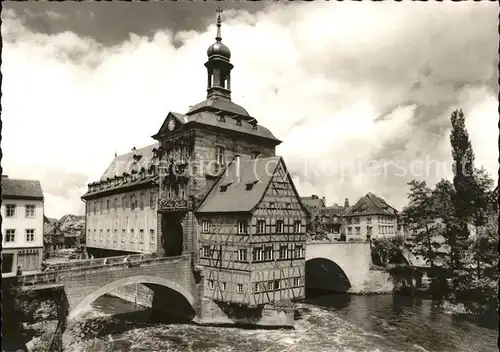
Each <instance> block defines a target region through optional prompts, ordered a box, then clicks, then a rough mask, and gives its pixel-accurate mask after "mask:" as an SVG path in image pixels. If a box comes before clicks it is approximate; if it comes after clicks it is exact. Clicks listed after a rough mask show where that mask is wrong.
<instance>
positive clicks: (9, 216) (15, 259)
mask: <svg viewBox="0 0 500 352" xmlns="http://www.w3.org/2000/svg"><path fill="white" fill-rule="evenodd" d="M43 203H44V197H43V191H42V186H41V185H40V181H37V180H22V179H12V178H8V176H5V175H2V218H3V222H2V247H3V249H2V273H13V272H15V271H16V269H17V267H18V266H20V267H21V270H23V271H33V270H38V269H39V268H40V265H41V263H42V258H43V230H44V229H43V219H44V215H43V212H44V208H43Z"/></svg>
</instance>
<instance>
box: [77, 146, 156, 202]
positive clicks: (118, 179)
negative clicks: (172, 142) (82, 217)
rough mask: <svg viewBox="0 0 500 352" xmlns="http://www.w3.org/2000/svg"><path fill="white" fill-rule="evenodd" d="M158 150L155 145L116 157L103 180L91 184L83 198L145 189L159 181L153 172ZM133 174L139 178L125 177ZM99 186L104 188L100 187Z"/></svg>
mask: <svg viewBox="0 0 500 352" xmlns="http://www.w3.org/2000/svg"><path fill="white" fill-rule="evenodd" d="M157 148H158V143H155V144H151V145H148V146H147V147H144V148H140V149H137V150H135V151H131V152H129V153H126V154H122V155H118V156H116V157H115V158H114V160H113V161H112V162H111V164H110V165H109V166H108V168H107V169H106V171H105V172H104V174H103V175H102V176H101V179H100V180H99V181H97V182H93V183H91V184H90V185H89V189H88V191H87V192H86V193H85V194H84V195H83V196H82V197H81V198H82V199H91V198H96V197H100V196H102V195H104V194H111V193H116V192H117V191H118V190H119V189H123V188H129V187H143V186H145V185H148V184H151V183H152V182H155V181H156V180H157V179H158V176H157V173H156V171H154V170H151V166H153V165H155V166H156V165H158V162H159V160H158V158H156V157H155V153H154V150H155V149H157ZM142 168H144V171H145V172H144V174H142V175H141V174H140V171H141V169H142ZM150 171H154V172H150ZM133 173H136V176H137V177H134V178H125V177H123V176H124V174H126V175H129V176H130V175H132V174H133ZM108 180H109V182H108ZM96 185H97V186H96ZM99 185H101V186H103V187H100V186H99Z"/></svg>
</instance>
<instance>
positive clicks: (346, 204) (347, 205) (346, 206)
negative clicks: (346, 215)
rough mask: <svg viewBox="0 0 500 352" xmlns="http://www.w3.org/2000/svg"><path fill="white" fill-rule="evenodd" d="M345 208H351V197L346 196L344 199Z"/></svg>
mask: <svg viewBox="0 0 500 352" xmlns="http://www.w3.org/2000/svg"><path fill="white" fill-rule="evenodd" d="M344 208H349V198H346V199H345V201H344Z"/></svg>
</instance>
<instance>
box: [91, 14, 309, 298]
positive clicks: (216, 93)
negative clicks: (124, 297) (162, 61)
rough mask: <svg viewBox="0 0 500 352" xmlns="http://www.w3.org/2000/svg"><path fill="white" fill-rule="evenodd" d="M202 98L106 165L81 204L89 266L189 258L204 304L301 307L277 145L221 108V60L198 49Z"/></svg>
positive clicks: (289, 201)
mask: <svg viewBox="0 0 500 352" xmlns="http://www.w3.org/2000/svg"><path fill="white" fill-rule="evenodd" d="M207 55H208V61H207V62H206V63H205V66H206V68H207V77H206V80H207V98H206V100H204V101H202V102H200V103H198V104H196V105H194V106H192V107H191V108H190V109H189V111H188V112H187V113H185V114H180V113H175V112H170V113H169V114H168V115H167V117H166V119H165V121H164V122H163V124H162V125H161V127H160V129H159V130H158V132H157V133H156V134H154V135H153V136H152V138H154V139H155V140H156V141H157V142H156V143H155V144H152V145H150V146H147V147H144V148H140V149H135V148H134V149H133V150H132V151H131V152H130V153H127V154H124V155H120V156H116V157H115V159H114V160H113V161H112V163H111V165H110V166H109V167H108V168H107V170H106V171H105V172H104V174H103V175H102V177H101V179H100V180H99V181H97V182H93V183H91V184H89V186H88V191H87V192H86V193H85V195H83V196H82V199H83V200H84V201H85V203H86V236H87V238H86V241H87V248H88V251H89V253H90V254H92V255H93V256H94V257H102V256H110V255H118V254H126V253H157V254H158V255H160V256H178V255H180V254H185V253H192V254H193V256H194V257H195V263H194V265H195V266H197V267H203V268H204V272H205V275H204V277H205V284H204V293H203V294H204V296H205V297H210V298H212V299H214V300H218V301H224V302H229V303H238V304H243V305H248V306H256V305H261V304H266V303H269V302H274V301H280V300H287V299H293V298H301V297H304V268H305V259H304V258H305V228H306V226H305V225H306V223H305V221H306V212H307V211H306V210H305V208H304V207H303V205H302V203H301V201H300V197H299V195H298V193H297V191H296V189H295V186H294V184H293V182H292V179H291V177H290V175H289V173H288V171H287V168H286V166H285V163H284V161H283V159H282V158H281V157H279V156H276V155H275V148H276V146H277V145H279V144H280V143H281V141H280V140H278V139H277V138H276V137H275V136H274V135H273V134H272V133H271V132H270V131H269V130H268V129H266V128H265V127H263V126H261V125H259V124H258V121H257V120H256V119H255V117H252V116H251V115H250V114H249V113H248V112H247V111H246V110H245V109H244V108H243V107H241V106H239V105H237V104H235V103H234V102H233V101H232V100H231V70H232V69H233V65H232V64H231V63H230V57H231V52H230V50H229V48H228V47H227V46H225V45H224V44H222V42H221V33H220V14H219V16H218V18H217V36H216V42H215V43H214V44H213V45H211V46H210V47H209V48H208V51H207Z"/></svg>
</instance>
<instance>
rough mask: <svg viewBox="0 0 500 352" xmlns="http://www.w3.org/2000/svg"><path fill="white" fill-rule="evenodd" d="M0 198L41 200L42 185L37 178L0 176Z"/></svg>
mask: <svg viewBox="0 0 500 352" xmlns="http://www.w3.org/2000/svg"><path fill="white" fill-rule="evenodd" d="M2 198H5V199H9V198H11V199H12V198H14V199H24V198H25V199H39V200H43V191H42V185H41V184H40V181H38V180H23V179H16V178H3V177H2Z"/></svg>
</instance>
